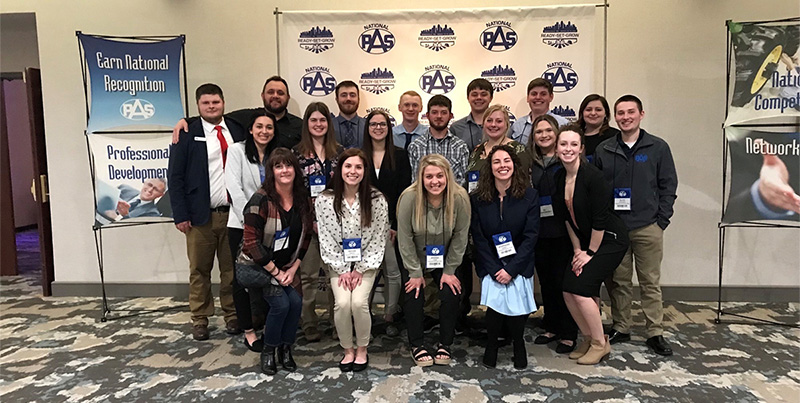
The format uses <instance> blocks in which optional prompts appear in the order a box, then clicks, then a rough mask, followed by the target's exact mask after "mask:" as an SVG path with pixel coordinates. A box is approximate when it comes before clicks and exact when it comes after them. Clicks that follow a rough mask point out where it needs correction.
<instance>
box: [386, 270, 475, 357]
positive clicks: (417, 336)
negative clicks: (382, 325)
mask: <svg viewBox="0 0 800 403" xmlns="http://www.w3.org/2000/svg"><path fill="white" fill-rule="evenodd" d="M442 273H443V270H442V269H435V270H433V271H432V272H430V273H425V276H432V277H433V281H434V284H436V288H437V291H438V295H439V300H440V301H441V303H442V304H441V307H440V308H439V326H440V327H439V343H441V344H443V345H445V346H449V345H451V344H453V336H454V335H455V330H456V319H457V317H458V306H459V303H460V300H459V298H460V296H459V295H457V294H453V290H451V289H450V287H449V286H446V285H445V286H444V288H442V289H441V290H439V289H438V288H439V283H440V282H441V280H442ZM400 276H401V277H402V284H403V290H405V284H406V282H408V279H409V275H408V270H406V268H405V267H403V266H401V267H400ZM462 286H463V285H462ZM404 294H405V299H404V301H403V311H404V312H405V316H406V327H408V342H409V344H411V348H416V347H420V346H422V345H423V344H424V342H425V333H423V329H422V320H423V318H424V316H425V313H424V312H423V308H424V306H425V293H424V292H423V290H419V296H418V297H416V298H415V297H414V294H416V291H414V290H411V292H410V293H405V292H404Z"/></svg>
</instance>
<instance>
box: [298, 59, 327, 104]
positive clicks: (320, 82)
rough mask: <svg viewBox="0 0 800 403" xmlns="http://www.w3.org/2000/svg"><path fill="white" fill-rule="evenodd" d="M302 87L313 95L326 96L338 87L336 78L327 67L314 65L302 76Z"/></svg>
mask: <svg viewBox="0 0 800 403" xmlns="http://www.w3.org/2000/svg"><path fill="white" fill-rule="evenodd" d="M300 88H301V89H302V90H303V92H305V93H306V94H308V95H311V96H312V97H324V96H325V95H328V94H330V93H332V92H333V90H334V89H336V79H335V78H334V77H333V76H332V75H331V72H330V69H328V68H327V67H322V66H312V67H309V68H307V69H306V74H305V75H303V77H301V78H300Z"/></svg>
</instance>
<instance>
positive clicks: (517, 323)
mask: <svg viewBox="0 0 800 403" xmlns="http://www.w3.org/2000/svg"><path fill="white" fill-rule="evenodd" d="M527 320H528V315H520V316H506V315H503V314H502V313H500V312H497V311H495V310H494V309H492V308H486V335H487V336H488V337H487V340H486V350H487V351H495V352H496V351H497V346H498V341H497V339H498V338H499V337H500V335H508V336H510V337H511V341H512V342H513V344H514V355H515V356H516V355H518V354H522V355H524V354H525V340H524V339H523V336H524V335H525V322H526V321H527Z"/></svg>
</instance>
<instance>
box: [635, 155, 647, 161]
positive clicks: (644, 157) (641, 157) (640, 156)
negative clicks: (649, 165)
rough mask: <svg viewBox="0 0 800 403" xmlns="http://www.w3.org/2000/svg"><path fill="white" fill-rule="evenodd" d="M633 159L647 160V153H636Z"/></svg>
mask: <svg viewBox="0 0 800 403" xmlns="http://www.w3.org/2000/svg"><path fill="white" fill-rule="evenodd" d="M634 159H635V160H636V162H647V154H636V156H634Z"/></svg>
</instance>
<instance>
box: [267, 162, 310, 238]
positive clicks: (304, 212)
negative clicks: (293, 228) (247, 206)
mask: <svg viewBox="0 0 800 403" xmlns="http://www.w3.org/2000/svg"><path fill="white" fill-rule="evenodd" d="M281 163H284V164H287V165H289V166H291V167H292V168H293V169H294V181H292V198H293V199H294V201H293V202H292V205H293V206H295V207H297V212H298V213H299V214H300V217H302V218H303V220H304V224H306V222H305V221H307V220H306V218H305V217H309V216H310V215H311V204H310V202H309V200H310V199H309V198H310V197H311V194H310V193H309V191H308V188H306V186H305V184H304V182H303V170H302V168H300V161H298V160H297V157H296V156H295V155H294V153H292V152H291V151H289V149H288V148H284V147H278V148H276V149H275V150H273V151H272V154H270V156H269V159H267V163H266V164H265V167H264V183H262V184H261V188H263V189H264V191H265V192H266V193H267V199H268V200H270V201H272V202H273V203H274V204H275V205H276V206H280V203H281V196H280V195H279V194H278V190H277V189H275V172H274V171H273V168H275V165H278V164H281Z"/></svg>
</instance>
